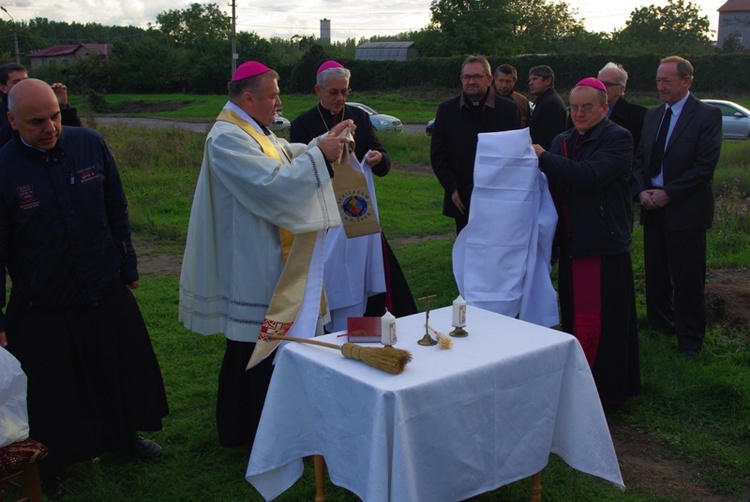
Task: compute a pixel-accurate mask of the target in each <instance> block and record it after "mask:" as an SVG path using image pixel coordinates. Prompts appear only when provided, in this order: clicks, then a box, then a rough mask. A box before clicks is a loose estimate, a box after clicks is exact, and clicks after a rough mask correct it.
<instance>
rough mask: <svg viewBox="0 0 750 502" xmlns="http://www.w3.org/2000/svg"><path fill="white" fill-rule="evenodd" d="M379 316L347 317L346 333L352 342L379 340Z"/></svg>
mask: <svg viewBox="0 0 750 502" xmlns="http://www.w3.org/2000/svg"><path fill="white" fill-rule="evenodd" d="M380 326H381V321H380V317H349V318H348V319H347V320H346V334H347V336H348V337H349V341H350V342H352V343H364V342H380V330H381V328H380Z"/></svg>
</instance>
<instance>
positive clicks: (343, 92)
mask: <svg viewBox="0 0 750 502" xmlns="http://www.w3.org/2000/svg"><path fill="white" fill-rule="evenodd" d="M321 89H323V90H324V91H325V92H326V93H327V94H328V95H329V96H330V97H332V98H335V97H336V96H338V95H339V94H341V95H342V96H343V97H347V96H348V95H349V93H350V92H352V90H351V89H326V88H325V87H321Z"/></svg>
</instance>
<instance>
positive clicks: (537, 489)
mask: <svg viewBox="0 0 750 502" xmlns="http://www.w3.org/2000/svg"><path fill="white" fill-rule="evenodd" d="M529 502H542V471H539V472H537V473H536V474H534V475H533V476H532V477H531V493H530V494H529Z"/></svg>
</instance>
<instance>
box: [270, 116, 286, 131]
mask: <svg viewBox="0 0 750 502" xmlns="http://www.w3.org/2000/svg"><path fill="white" fill-rule="evenodd" d="M291 127H292V124H291V122H289V120H288V119H286V118H284V117H282V116H281V115H279V114H278V112H277V113H276V117H275V118H274V119H273V124H271V125H270V126H268V128H269V129H271V130H272V131H288V130H289V129H290V128H291Z"/></svg>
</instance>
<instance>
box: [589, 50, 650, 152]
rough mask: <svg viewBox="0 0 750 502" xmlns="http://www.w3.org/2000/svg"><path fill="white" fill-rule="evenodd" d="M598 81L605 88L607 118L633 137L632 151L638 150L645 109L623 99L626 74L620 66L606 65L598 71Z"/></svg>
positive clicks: (626, 79) (626, 81) (614, 64)
mask: <svg viewBox="0 0 750 502" xmlns="http://www.w3.org/2000/svg"><path fill="white" fill-rule="evenodd" d="M599 80H601V81H602V83H603V84H604V85H605V87H606V88H607V105H608V106H609V108H608V109H607V118H609V120H611V121H612V122H614V123H616V124H619V125H621V126H622V127H624V128H625V129H627V130H628V131H630V134H632V135H633V145H634V149H636V150H637V149H638V143H640V141H641V131H642V130H643V117H645V116H646V107H644V106H641V105H636V104H635V103H631V102H629V101H628V100H627V99H625V87H626V86H627V85H628V72H626V71H625V68H623V67H622V65H620V64H617V63H607V64H606V65H604V68H602V69H601V70H599Z"/></svg>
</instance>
